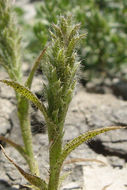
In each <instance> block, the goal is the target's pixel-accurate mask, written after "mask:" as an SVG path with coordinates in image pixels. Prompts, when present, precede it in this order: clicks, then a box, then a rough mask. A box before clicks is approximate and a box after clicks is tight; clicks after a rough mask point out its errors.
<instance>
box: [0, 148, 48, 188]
mask: <svg viewBox="0 0 127 190" xmlns="http://www.w3.org/2000/svg"><path fill="white" fill-rule="evenodd" d="M0 147H1V149H2V152H3V153H4V155H5V157H6V158H7V159H8V160H9V161H10V162H11V163H12V164H13V165H14V166H15V167H16V168H17V170H18V171H19V172H20V173H21V174H22V175H23V176H24V178H25V179H26V180H27V181H28V182H29V183H31V184H32V185H34V186H35V187H37V188H39V190H47V184H46V182H45V181H44V180H42V179H41V178H39V177H37V176H35V175H31V174H29V173H27V172H25V171H24V170H23V169H22V168H20V167H19V166H18V165H17V164H16V163H15V162H14V161H13V160H12V159H11V158H10V157H9V156H8V155H7V154H6V152H5V150H4V148H3V147H2V146H1V145H0Z"/></svg>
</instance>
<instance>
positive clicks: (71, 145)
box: [60, 126, 124, 162]
mask: <svg viewBox="0 0 127 190" xmlns="http://www.w3.org/2000/svg"><path fill="white" fill-rule="evenodd" d="M123 128H124V127H121V126H112V127H105V128H99V129H95V130H92V131H88V132H86V133H84V134H82V135H80V136H78V137H76V138H74V139H73V140H72V141H70V142H68V143H67V144H66V145H65V146H64V148H63V151H62V154H61V158H60V162H63V161H64V160H65V158H66V157H67V156H68V155H69V154H70V153H71V152H72V151H73V150H75V149H76V148H77V147H78V146H79V145H81V144H82V143H83V142H85V141H88V140H90V139H91V138H93V137H95V136H97V135H99V134H101V133H104V132H107V131H111V130H115V129H123Z"/></svg>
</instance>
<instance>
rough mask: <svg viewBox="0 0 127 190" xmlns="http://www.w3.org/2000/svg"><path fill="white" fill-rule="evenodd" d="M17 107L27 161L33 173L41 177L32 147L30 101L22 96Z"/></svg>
mask: <svg viewBox="0 0 127 190" xmlns="http://www.w3.org/2000/svg"><path fill="white" fill-rule="evenodd" d="M17 107H18V118H19V122H20V128H21V133H22V138H23V142H24V147H25V151H26V154H27V156H28V157H27V160H26V161H27V163H28V165H29V168H30V171H31V173H32V174H34V175H37V176H39V168H38V164H37V162H36V159H35V156H34V151H33V145H32V144H33V143H32V133H31V126H30V115H29V101H28V100H27V99H26V98H25V97H22V96H20V98H18V105H17Z"/></svg>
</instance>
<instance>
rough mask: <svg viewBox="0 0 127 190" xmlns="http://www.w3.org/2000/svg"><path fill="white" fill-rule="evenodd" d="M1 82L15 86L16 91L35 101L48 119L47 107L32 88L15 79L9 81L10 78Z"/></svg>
mask: <svg viewBox="0 0 127 190" xmlns="http://www.w3.org/2000/svg"><path fill="white" fill-rule="evenodd" d="M0 82H2V83H5V84H7V85H8V86H11V87H12V88H14V90H15V91H16V92H18V93H19V94H21V95H22V96H24V97H25V98H27V99H28V100H30V101H31V102H33V104H35V106H37V107H38V109H39V110H40V111H41V112H42V113H43V115H44V117H45V119H46V120H48V116H47V112H46V108H45V106H44V104H43V103H42V102H40V100H39V99H38V98H37V97H36V95H34V94H33V93H32V92H31V91H30V90H28V89H27V88H26V87H24V86H22V85H21V84H19V83H17V82H14V81H9V80H0Z"/></svg>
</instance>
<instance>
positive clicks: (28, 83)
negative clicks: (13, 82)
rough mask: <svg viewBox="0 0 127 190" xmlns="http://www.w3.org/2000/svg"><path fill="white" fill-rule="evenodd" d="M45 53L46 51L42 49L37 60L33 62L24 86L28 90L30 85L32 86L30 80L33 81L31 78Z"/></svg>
mask: <svg viewBox="0 0 127 190" xmlns="http://www.w3.org/2000/svg"><path fill="white" fill-rule="evenodd" d="M45 51H46V48H44V49H43V50H42V52H41V54H40V55H39V57H38V58H37V60H36V61H35V63H34V65H33V68H32V70H31V72H30V74H29V76H28V78H27V81H26V82H25V86H26V87H28V88H29V89H30V88H31V84H32V80H33V77H34V74H35V72H36V70H37V68H38V66H39V64H40V62H41V60H42V57H43V56H44V54H45Z"/></svg>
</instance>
